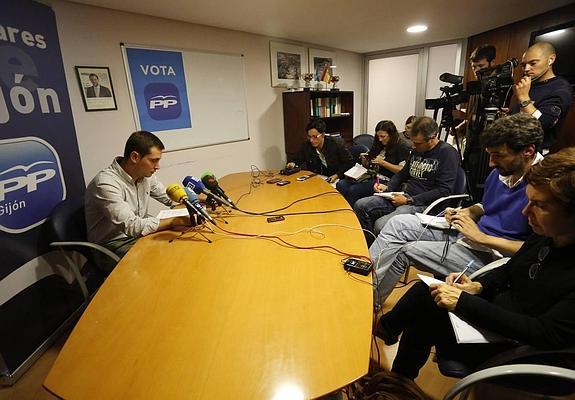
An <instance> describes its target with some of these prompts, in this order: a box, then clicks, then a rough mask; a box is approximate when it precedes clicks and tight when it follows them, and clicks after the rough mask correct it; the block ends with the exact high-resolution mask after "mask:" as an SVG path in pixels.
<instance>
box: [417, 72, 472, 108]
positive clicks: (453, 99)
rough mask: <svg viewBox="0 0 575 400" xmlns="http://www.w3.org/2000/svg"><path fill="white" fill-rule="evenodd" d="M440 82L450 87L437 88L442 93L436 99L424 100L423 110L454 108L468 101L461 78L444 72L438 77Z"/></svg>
mask: <svg viewBox="0 0 575 400" xmlns="http://www.w3.org/2000/svg"><path fill="white" fill-rule="evenodd" d="M439 80H440V81H441V82H445V83H450V84H451V86H442V87H440V88H439V90H441V91H442V92H443V93H442V95H441V97H439V98H437V99H425V108H426V109H427V110H439V109H440V108H446V107H450V106H451V107H455V106H456V105H458V104H460V103H464V102H466V101H467V99H468V97H469V96H468V94H467V93H466V92H465V91H464V90H463V76H460V75H453V74H450V73H449V72H444V73H443V74H441V75H439Z"/></svg>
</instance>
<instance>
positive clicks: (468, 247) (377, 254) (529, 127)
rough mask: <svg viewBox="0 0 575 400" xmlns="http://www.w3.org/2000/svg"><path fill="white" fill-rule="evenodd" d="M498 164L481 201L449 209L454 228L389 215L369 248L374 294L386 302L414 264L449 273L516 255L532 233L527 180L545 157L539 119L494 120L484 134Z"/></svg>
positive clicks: (518, 116)
mask: <svg viewBox="0 0 575 400" xmlns="http://www.w3.org/2000/svg"><path fill="white" fill-rule="evenodd" d="M481 141H482V145H483V147H484V148H485V150H486V151H487V153H488V154H489V166H491V167H494V169H493V171H491V174H490V175H489V176H488V178H487V179H486V181H485V192H484V194H483V201H482V203H479V204H474V205H472V206H470V207H467V208H464V209H459V210H455V209H449V208H448V209H447V210H446V211H447V212H446V213H445V215H446V220H447V221H448V222H449V223H450V224H451V228H452V229H447V230H445V229H435V228H431V227H425V226H424V225H423V224H422V223H421V221H420V219H419V218H418V217H417V216H416V215H399V216H397V217H394V218H392V219H391V220H389V222H388V223H387V225H386V226H385V227H384V228H383V229H382V230H381V232H380V234H379V236H378V237H377V240H376V241H375V242H374V243H373V245H372V246H371V247H370V248H369V253H370V256H371V258H372V259H373V260H374V261H375V262H376V266H375V273H376V279H375V286H374V299H375V302H376V303H378V304H379V305H383V303H384V301H385V299H386V298H387V297H388V296H389V294H390V293H391V291H392V290H393V288H394V287H395V284H396V283H397V281H398V280H399V278H400V277H401V275H403V273H404V272H405V270H406V269H407V267H408V266H410V265H415V266H416V267H417V268H419V269H422V270H425V271H429V272H433V273H434V274H436V275H441V276H446V275H448V274H449V273H451V272H458V271H461V270H462V269H463V268H464V267H465V266H466V265H467V264H468V263H469V262H470V261H473V264H472V266H471V267H470V268H469V270H468V273H472V272H473V271H475V270H478V269H479V268H481V267H482V266H484V265H485V264H488V263H490V262H491V261H494V260H496V259H498V258H501V256H502V255H505V256H510V255H512V254H514V253H515V252H516V251H517V250H518V249H519V248H520V247H521V245H522V244H523V241H524V240H525V239H526V238H527V237H528V236H529V235H530V234H531V228H530V227H529V224H528V223H527V218H526V217H525V216H524V215H523V214H521V210H522V209H523V207H525V205H526V204H527V196H526V194H525V187H526V183H525V181H524V179H523V176H524V175H525V173H526V172H527V171H528V170H529V168H530V167H531V165H533V164H534V163H537V162H539V161H540V160H541V159H542V158H543V156H541V154H539V153H537V150H536V149H537V148H538V147H539V146H541V143H543V129H542V128H541V124H540V123H539V121H537V120H536V119H535V118H533V117H531V116H530V115H527V114H516V115H513V116H510V117H506V118H501V119H498V120H497V121H495V122H493V123H492V124H491V125H490V126H489V128H488V129H487V130H485V131H484V132H483V134H482V135H481Z"/></svg>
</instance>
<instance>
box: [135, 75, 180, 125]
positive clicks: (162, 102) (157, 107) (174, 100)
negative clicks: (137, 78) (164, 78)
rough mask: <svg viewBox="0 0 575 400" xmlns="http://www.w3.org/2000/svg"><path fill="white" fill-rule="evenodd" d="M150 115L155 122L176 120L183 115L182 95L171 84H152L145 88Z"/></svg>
mask: <svg viewBox="0 0 575 400" xmlns="http://www.w3.org/2000/svg"><path fill="white" fill-rule="evenodd" d="M144 97H145V98H146V103H147V104H148V114H149V115H150V117H152V118H153V119H155V120H166V119H176V118H178V117H179V116H180V114H181V113H182V106H181V104H180V93H179V92H178V88H177V87H176V86H175V85H173V84H171V83H150V84H148V85H146V87H145V88H144Z"/></svg>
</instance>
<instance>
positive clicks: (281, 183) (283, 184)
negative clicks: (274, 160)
mask: <svg viewBox="0 0 575 400" xmlns="http://www.w3.org/2000/svg"><path fill="white" fill-rule="evenodd" d="M290 183H291V182H290V181H279V182H278V183H276V185H278V186H285V185H289V184H290Z"/></svg>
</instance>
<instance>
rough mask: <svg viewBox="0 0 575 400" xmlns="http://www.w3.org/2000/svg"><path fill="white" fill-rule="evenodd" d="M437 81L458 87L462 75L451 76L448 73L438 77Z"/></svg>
mask: <svg viewBox="0 0 575 400" xmlns="http://www.w3.org/2000/svg"><path fill="white" fill-rule="evenodd" d="M439 80H440V81H441V82H445V83H451V84H452V85H460V84H461V82H463V76H462V75H453V74H450V73H449V72H444V73H443V74H441V75H439Z"/></svg>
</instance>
